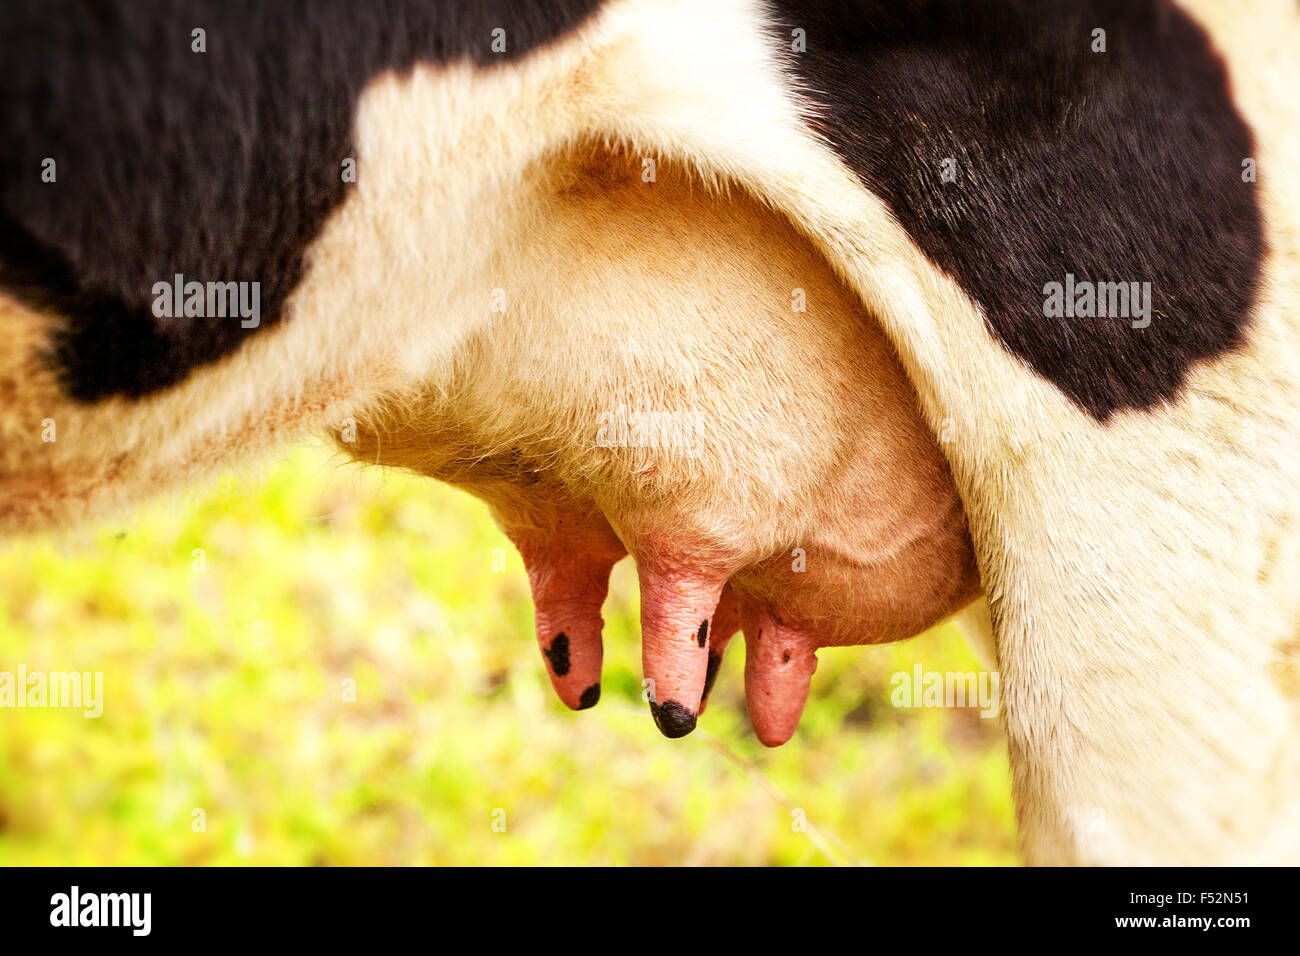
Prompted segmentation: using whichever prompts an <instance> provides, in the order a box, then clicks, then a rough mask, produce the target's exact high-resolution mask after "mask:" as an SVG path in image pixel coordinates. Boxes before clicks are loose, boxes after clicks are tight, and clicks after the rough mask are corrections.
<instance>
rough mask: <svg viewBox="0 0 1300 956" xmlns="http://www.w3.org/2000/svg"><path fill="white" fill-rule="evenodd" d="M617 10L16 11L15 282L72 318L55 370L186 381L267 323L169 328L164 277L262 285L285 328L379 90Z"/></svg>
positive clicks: (102, 382)
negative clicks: (400, 74) (391, 75)
mask: <svg viewBox="0 0 1300 956" xmlns="http://www.w3.org/2000/svg"><path fill="white" fill-rule="evenodd" d="M598 5H599V0H476V2H473V3H464V2H460V0H367V2H353V0H311V2H305V0H299V2H289V0H277V2H273V3H265V2H260V0H156V2H150V3H131V2H128V0H100V2H96V3H72V2H51V0H6V2H5V4H4V14H3V20H4V28H3V30H0V64H3V66H2V67H0V70H2V72H3V76H4V84H5V92H4V96H3V99H2V100H0V285H2V286H4V287H5V288H6V290H7V291H9V292H10V293H11V294H13V295H15V296H16V297H17V298H19V299H20V300H21V301H23V302H25V303H26V304H28V305H30V306H33V307H36V308H41V309H48V310H51V311H53V312H56V313H58V314H60V315H62V316H64V317H66V319H67V324H66V327H65V328H64V329H63V331H62V332H61V334H60V335H59V338H58V341H57V342H56V343H55V349H54V354H53V355H52V356H51V361H52V362H54V363H55V365H56V366H57V367H58V368H59V370H60V372H61V375H62V378H63V381H64V384H65V388H66V389H67V391H68V393H69V394H70V395H72V396H73V397H76V398H79V399H83V400H94V399H99V398H104V397H106V396H109V395H124V396H129V397H138V396H142V395H146V394H149V393H151V392H154V391H157V390H159V389H163V388H166V387H167V386H170V385H173V384H175V383H177V382H179V381H180V380H182V379H183V378H184V377H185V376H186V374H187V373H188V372H189V371H190V370H191V369H192V368H194V367H196V366H199V365H203V364H205V363H208V362H212V361H214V360H216V359H218V358H220V357H221V356H223V355H226V354H228V353H229V352H231V351H232V350H233V349H234V348H235V347H236V346H237V345H239V343H240V342H242V341H243V340H244V338H245V337H246V336H247V335H249V334H252V333H253V332H255V331H256V330H255V329H251V328H250V329H245V328H242V327H241V324H240V320H239V319H238V318H230V319H212V318H203V319H197V318H190V319H165V318H155V316H154V315H153V312H152V304H153V294H152V288H153V285H154V284H155V283H157V282H170V281H172V277H173V276H174V275H175V274H176V273H181V274H182V275H184V276H185V278H186V279H187V280H193V281H199V282H226V281H235V282H260V283H261V289H260V312H261V315H260V322H261V324H260V326H259V327H266V326H268V325H272V324H274V323H275V322H276V321H277V320H278V319H280V318H281V316H282V314H283V307H284V303H285V299H286V298H287V296H288V295H289V293H290V292H291V291H292V290H293V289H294V287H295V286H296V285H297V284H298V282H299V280H300V279H301V277H302V274H303V252H304V249H305V248H306V247H307V245H308V244H309V243H310V242H311V241H312V240H313V239H315V238H316V236H317V235H318V234H319V232H320V230H321V227H322V225H323V224H324V222H325V219H326V217H327V216H328V215H329V214H330V213H331V212H332V211H333V210H334V209H335V208H336V207H338V206H339V204H340V203H342V202H343V200H344V198H345V197H346V195H347V190H348V189H349V188H350V186H349V184H347V183H345V182H344V181H343V179H342V175H341V173H342V162H343V160H344V159H346V158H349V157H355V152H354V149H353V145H352V128H353V127H352V124H353V115H354V112H355V108H356V103H357V99H358V96H359V95H360V93H361V90H362V88H363V87H364V86H365V85H366V83H367V82H369V81H370V80H371V79H373V78H374V77H375V76H377V75H378V74H380V73H382V72H384V71H386V70H388V69H395V70H399V71H404V70H408V69H410V68H411V67H412V66H413V65H414V64H416V63H418V62H429V63H441V62H444V61H447V60H452V59H459V58H465V59H469V60H472V61H473V62H474V63H476V64H480V65H490V64H493V63H499V62H504V61H508V60H512V59H515V58H517V57H519V56H521V55H523V54H526V53H528V52H529V51H530V50H532V49H533V48H535V47H537V46H538V45H540V44H544V43H547V42H549V41H551V40H553V39H555V38H557V37H558V36H560V35H561V34H562V33H564V32H565V31H567V30H569V29H571V28H572V27H574V26H576V25H577V24H578V23H579V22H580V21H581V20H582V19H583V18H584V17H586V16H587V15H588V14H589V13H590V12H591V11H592V10H593V9H594V8H595V7H597V6H598ZM497 27H500V28H502V29H504V30H505V31H506V33H505V43H506V48H505V51H504V52H503V53H494V52H493V51H492V40H493V36H492V31H493V30H494V29H495V28H497ZM196 28H201V29H203V30H205V31H206V38H205V41H206V47H207V52H205V53H197V52H193V51H192V48H191V45H192V39H191V31H192V30H194V29H196ZM434 121H436V120H434ZM46 157H49V158H52V159H54V160H55V162H56V174H57V180H56V182H54V183H46V182H42V180H41V172H42V162H43V160H44V159H45V158H46ZM357 175H358V178H359V177H361V176H364V175H365V171H364V169H359V170H358V172H357Z"/></svg>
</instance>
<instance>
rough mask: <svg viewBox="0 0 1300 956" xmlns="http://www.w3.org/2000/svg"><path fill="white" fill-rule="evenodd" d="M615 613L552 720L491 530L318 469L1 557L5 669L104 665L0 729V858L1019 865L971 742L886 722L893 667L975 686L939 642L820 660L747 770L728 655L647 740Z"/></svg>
mask: <svg viewBox="0 0 1300 956" xmlns="http://www.w3.org/2000/svg"><path fill="white" fill-rule="evenodd" d="M502 556H504V559H505V560H504V569H503V570H500V571H498V570H496V569H495V568H494V564H495V565H497V566H498V567H500V566H501V565H502V562H501V560H500V559H501V558H502ZM637 615H638V606H637V594H636V579H635V572H634V569H633V568H632V567H631V565H630V562H628V561H624V562H623V563H622V564H620V565H619V566H618V568H616V569H615V575H614V584H613V587H612V590H611V595H610V598H609V600H608V602H607V603H606V606H605V619H606V622H607V625H606V664H605V680H604V695H603V699H602V700H601V702H600V704H599V705H598V706H597V707H596V708H595V709H594V710H590V711H585V712H582V713H577V714H575V713H571V712H569V711H568V710H566V709H565V708H564V706H563V705H562V704H560V703H559V701H558V700H556V699H555V698H554V695H553V693H552V691H551V689H550V685H549V683H548V682H547V679H546V675H545V672H544V670H543V667H542V663H541V658H540V655H539V653H538V651H537V649H536V646H535V643H534V641H533V637H532V623H531V622H532V610H531V602H530V600H529V595H528V584H527V580H526V578H525V576H524V573H523V568H522V565H521V563H520V561H519V558H518V555H517V554H516V553H515V552H514V550H513V549H512V548H511V546H510V544H509V543H508V542H507V540H506V539H505V537H504V536H503V535H502V534H501V533H500V532H499V531H498V530H497V529H496V527H495V526H494V525H493V524H492V522H491V521H490V519H489V518H488V516H487V512H486V509H485V508H484V507H483V506H482V505H481V504H479V503H478V502H477V501H475V500H474V499H472V498H469V497H467V496H465V495H463V494H461V493H459V492H457V491H455V490H453V489H450V488H447V487H445V486H441V485H436V484H435V483H433V482H431V481H428V480H423V479H419V478H415V477H412V476H407V475H404V474H400V473H394V472H380V471H377V470H373V469H372V470H369V471H358V470H357V469H355V468H352V467H350V466H340V465H338V464H337V463H336V462H335V460H334V459H333V458H331V457H330V456H329V455H328V454H327V453H326V452H325V451H324V450H322V449H319V448H302V449H298V450H296V451H294V452H292V453H290V454H288V455H287V456H285V457H284V458H283V459H281V460H279V461H278V462H277V463H275V464H274V465H273V466H271V467H269V468H268V469H267V470H266V472H265V474H263V475H260V476H259V480H257V481H252V480H249V479H248V478H247V477H242V478H241V477H236V476H225V477H223V478H221V479H219V480H218V481H217V482H215V483H214V484H213V485H212V486H211V487H209V488H207V489H205V490H201V491H199V492H194V493H191V494H190V495H188V496H186V497H184V498H182V499H176V500H170V501H163V502H159V503H154V504H152V505H149V506H147V507H145V508H142V509H141V510H139V511H138V512H136V513H134V514H132V515H130V516H129V517H127V518H123V519H119V520H118V521H117V522H116V523H112V524H109V525H106V526H105V527H103V528H102V529H100V530H98V531H94V532H91V533H88V534H87V536H86V537H85V538H84V539H83V540H81V541H79V542H73V543H71V544H69V543H68V542H66V541H58V542H56V541H50V540H43V539H38V540H29V541H22V542H16V543H8V544H6V545H5V546H4V547H3V548H2V549H0V671H10V672H14V671H16V669H17V666H18V665H19V664H25V665H26V668H27V670H28V671H29V672H32V671H36V670H46V671H72V670H76V671H92V672H93V671H100V672H102V673H103V682H104V685H103V686H104V691H103V696H104V704H103V707H104V710H103V715H102V716H101V717H99V718H98V719H87V718H86V717H84V716H83V715H82V712H81V711H77V710H69V709H31V708H27V709H11V708H5V709H0V864H4V865H21V864H27V865H47V864H104V865H150V864H162V865H174V864H216V865H239V864H271V865H301V864H384V865H387V864H468V865H474V864H507V865H510V864H522V865H528V864H578V865H580V864H637V865H657V864H739V865H745V864H782V865H799V864H826V863H849V864H860V863H867V864H921V863H925V864H1009V863H1014V862H1015V859H1016V858H1015V842H1014V828H1013V817H1012V809H1011V802H1010V784H1009V771H1008V766H1007V758H1006V747H1005V744H1004V742H1003V739H1002V735H1001V732H1000V730H999V728H998V726H997V722H996V721H993V720H983V719H980V718H979V717H978V716H977V714H976V713H975V712H974V711H971V710H965V709H957V708H951V709H911V710H900V709H895V708H893V707H892V706H890V700H889V697H890V693H889V692H890V683H889V678H890V675H891V674H893V673H894V672H895V671H900V670H902V671H909V672H910V671H911V669H912V667H913V664H914V663H916V662H918V661H919V662H921V663H922V664H923V665H924V666H925V668H926V669H929V670H958V671H966V670H974V669H976V668H977V664H976V662H975V658H974V656H973V655H972V653H971V652H970V650H969V649H968V648H967V646H966V644H965V642H964V640H963V639H962V638H961V636H960V635H959V634H958V633H957V632H956V630H955V629H954V628H952V627H948V626H945V627H940V628H936V629H935V630H933V631H931V632H929V633H927V634H925V635H922V636H921V637H919V638H917V639H915V640H913V641H909V642H906V643H904V644H899V645H894V646H890V647H885V648H845V649H830V650H824V651H822V652H821V654H820V655H819V656H820V657H821V660H822V664H821V667H820V669H819V670H818V673H817V678H816V681H815V682H814V685H813V693H812V697H811V699H810V701H809V704H808V709H807V712H806V714H805V716H804V719H803V724H802V726H801V729H800V730H799V732H798V733H797V734H796V736H795V738H794V739H793V740H792V741H791V742H790V743H789V744H787V745H786V746H784V747H782V748H779V749H777V750H767V749H765V748H764V747H762V746H761V745H760V744H759V743H758V742H757V741H756V740H755V739H754V737H753V736H752V734H751V733H750V731H749V727H748V721H747V718H746V716H745V711H744V697H743V689H742V676H741V675H742V668H743V646H742V643H741V642H740V641H737V642H736V643H735V644H734V645H733V648H732V650H731V652H730V653H729V655H728V659H727V661H726V662H725V663H724V664H723V668H722V673H721V674H720V676H719V678H718V686H717V689H716V690H715V692H714V697H713V701H712V703H711V705H710V708H709V711H708V713H707V714H706V715H705V716H704V718H703V719H702V720H701V725H700V729H699V730H697V731H696V733H695V734H693V735H691V736H690V737H687V738H685V739H683V740H679V741H668V740H665V739H664V738H662V737H660V735H659V733H658V732H657V731H656V730H655V728H654V726H653V724H652V723H651V721H650V718H649V714H648V713H647V710H646V706H645V705H644V704H643V703H641V700H640V692H641V685H640V651H639V643H638V625H637V620H638V618H637ZM350 688H354V690H351V691H350V690H349V689H350Z"/></svg>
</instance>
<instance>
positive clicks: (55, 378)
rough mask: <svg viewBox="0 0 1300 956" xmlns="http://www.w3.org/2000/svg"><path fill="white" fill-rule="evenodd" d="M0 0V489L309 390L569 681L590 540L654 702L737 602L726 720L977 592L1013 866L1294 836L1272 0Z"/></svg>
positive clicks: (1288, 455) (47, 512)
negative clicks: (506, 591)
mask: <svg viewBox="0 0 1300 956" xmlns="http://www.w3.org/2000/svg"><path fill="white" fill-rule="evenodd" d="M56 6H57V5H56ZM5 16H6V18H7V21H8V22H7V24H6V27H7V29H6V30H5V33H4V36H5V41H4V43H5V62H6V72H7V81H8V88H9V90H10V92H9V94H8V96H7V97H6V101H5V103H4V106H3V109H2V110H0V170H2V172H0V328H3V330H4V333H5V334H4V335H3V337H0V438H3V441H0V526H3V528H4V529H5V530H7V531H10V532H22V531H29V530H35V529H39V528H43V527H51V526H59V525H65V524H68V523H72V522H76V521H84V520H87V519H89V518H92V517H94V516H96V515H100V514H104V513H106V512H107V511H109V510H111V509H114V508H120V507H123V506H125V505H127V504H129V503H130V502H132V501H135V500H138V499H140V498H142V497H144V496H145V495H147V494H149V493H151V492H153V491H155V490H156V489H158V488H160V487H163V486H166V485H174V484H177V483H183V482H185V481H188V480H191V479H192V478H194V477H196V476H198V475H200V474H203V473H205V472H209V471H211V470H212V469H214V468H217V467H219V466H221V465H224V464H226V463H229V462H232V461H237V460H239V459H241V458H243V457H246V456H249V455H253V454H256V453H259V452H261V451H263V450H265V449H267V448H270V447H273V446H274V445H275V444H277V443H279V442H281V441H284V440H286V439H289V438H291V437H294V436H297V435H301V434H304V433H308V432H311V431H329V432H331V433H333V434H335V435H336V436H338V439H339V441H340V442H341V443H342V447H344V448H345V450H347V451H348V452H349V453H351V454H353V455H354V456H355V457H357V458H358V459H359V460H362V461H373V462H377V463H380V464H388V465H397V466H400V467H405V468H410V469H412V470H415V471H417V472H420V473H423V474H428V475H430V476H431V477H434V478H437V479H440V480H445V481H451V482H452V483H455V484H458V485H460V486H462V487H465V488H466V489H467V490H470V491H471V492H473V493H475V494H478V495H479V496H481V497H483V498H484V499H485V500H486V501H488V503H489V505H490V506H491V507H492V509H493V512H494V514H495V515H496V516H497V518H498V520H499V521H500V523H501V524H502V526H503V528H504V529H505V530H506V532H507V533H508V534H509V535H510V536H511V538H512V540H514V541H515V542H516V544H517V545H518V547H519V548H520V551H521V553H522V554H523V555H524V558H525V561H526V562H527V564H528V566H529V572H530V580H531V583H532V587H533V593H534V596H535V599H536V604H537V628H538V639H539V642H540V643H541V645H542V648H543V651H544V654H545V658H546V666H547V668H548V672H549V673H550V675H551V677H552V680H553V682H554V683H555V686H556V689H557V691H558V692H559V694H560V696H561V698H562V699H563V700H564V701H565V703H566V704H569V705H570V706H572V707H576V708H585V707H588V706H591V705H592V704H594V703H595V701H596V699H597V698H598V696H599V667H600V664H599V656H600V649H599V627H600V623H599V605H600V598H601V597H602V596H603V593H604V586H605V579H606V576H607V574H608V569H609V566H611V565H612V563H613V562H614V561H616V560H618V559H619V558H620V557H622V555H623V554H624V553H631V554H632V555H633V556H634V558H635V559H636V561H637V564H638V575H639V578H640V582H641V586H642V591H643V621H642V624H643V641H644V645H645V646H644V652H643V653H644V665H645V669H646V674H647V679H648V680H649V681H650V682H651V687H652V693H651V711H652V716H653V718H654V720H655V722H656V724H657V725H658V726H659V727H660V729H661V730H662V731H663V732H664V733H665V734H666V735H668V736H680V735H682V734H685V733H688V732H689V731H690V730H691V729H692V728H693V727H694V725H695V722H696V720H697V719H698V716H699V713H700V710H701V708H702V707H703V704H704V702H705V699H706V698H707V693H708V686H709V683H710V674H711V673H713V674H716V671H717V660H718V658H719V656H720V655H721V653H722V650H723V647H724V646H725V644H726V642H727V641H728V640H729V639H730V637H731V636H732V634H733V633H735V631H736V630H737V628H740V629H742V630H743V631H744V632H745V638H746V642H747V654H746V658H747V659H746V690H747V696H748V698H749V706H750V710H751V716H752V719H753V722H754V725H755V729H756V732H757V733H758V735H759V737H760V739H762V740H763V741H764V742H765V743H769V744H777V743H780V742H782V741H784V740H786V739H788V737H789V736H790V734H791V733H792V732H793V730H794V726H795V723H796V722H797V720H798V715H799V710H800V708H801V707H802V703H803V699H804V696H805V695H806V693H807V688H808V682H809V680H810V679H811V677H812V671H813V669H814V667H815V657H814V651H815V649H816V648H817V647H818V646H823V645H826V644H846V643H873V642H879V641H885V640H895V639H900V638H903V637H906V636H909V635H910V634H912V633H916V632H917V631H918V630H920V629H923V628H924V627H925V626H928V625H929V624H931V623H934V622H935V621H938V620H941V619H943V618H944V617H947V616H949V615H951V614H953V613H956V612H958V611H960V610H961V609H962V608H963V607H967V606H969V605H970V604H971V602H972V601H976V599H977V598H979V597H980V596H981V595H982V596H983V599H984V601H985V602H986V604H987V608H988V612H989V621H988V625H989V629H990V633H991V636H992V639H993V643H994V647H995V650H996V655H997V665H998V667H999V669H1000V673H1001V697H1002V708H1003V713H1004V717H1005V725H1006V731H1007V739H1008V746H1009V753H1010V757H1011V764H1012V772H1013V781H1012V782H1013V790H1014V795H1015V801H1016V808H1017V817H1018V823H1019V828H1020V840H1021V845H1022V849H1023V853H1024V856H1025V858H1026V860H1027V861H1029V862H1031V863H1062V864H1069V863H1156V862H1158V863H1190V862H1195V863H1227V862H1269V861H1277V860H1288V859H1294V854H1295V853H1296V851H1297V849H1300V809H1296V808H1295V807H1294V802H1293V801H1291V800H1290V799H1289V798H1290V795H1291V793H1292V792H1293V791H1294V788H1295V786H1296V784H1297V783H1298V782H1300V754H1298V753H1297V748H1296V747H1295V745H1294V743H1293V741H1294V739H1295V736H1296V733H1295V732H1296V730H1297V725H1298V723H1300V713H1297V708H1298V705H1300V640H1298V639H1297V633H1300V631H1298V630H1297V626H1298V625H1300V588H1297V584H1296V581H1295V578H1296V574H1295V570H1296V568H1297V565H1298V563H1300V554H1298V553H1297V551H1298V550H1300V531H1298V530H1297V528H1296V524H1297V522H1296V516H1297V514H1298V513H1300V452H1297V450H1296V442H1295V441H1294V440H1293V439H1294V437H1295V430H1296V427H1297V426H1296V424H1295V418H1296V410H1297V408H1300V394H1298V393H1297V389H1298V388H1300V386H1297V384H1296V383H1297V372H1298V371H1300V368H1298V367H1297V366H1298V362H1297V357H1298V354H1300V353H1298V352H1297V344H1298V343H1300V316H1297V315H1296V307H1295V306H1294V305H1293V304H1292V303H1294V302H1295V301H1297V292H1300V195H1297V191H1298V190H1300V186H1297V185H1295V184H1294V182H1293V178H1294V177H1291V176H1289V175H1288V174H1289V172H1290V171H1291V170H1294V169H1296V168H1300V117H1298V116H1297V112H1300V106H1297V104H1296V102H1295V98H1294V96H1293V95H1292V94H1291V90H1292V89H1293V88H1294V86H1295V83H1296V81H1297V79H1300V75H1298V74H1300V68H1298V64H1297V60H1296V56H1295V53H1294V51H1295V50H1296V49H1300V11H1297V9H1296V7H1295V5H1294V4H1291V3H1286V2H1283V0H1251V2H1249V3H1243V4H1236V5H1233V6H1232V8H1231V9H1227V8H1225V6H1224V5H1222V4H1218V3H1216V2H1214V0H1180V2H1178V3H1176V4H1175V3H1172V2H1167V0H1135V2H1119V0H1087V2H1066V0H1041V2H1030V0H989V2H986V3H958V2H955V0H953V2H943V0H933V2H923V0H903V2H901V3H886V2H883V0H861V2H852V3H850V2H836V0H823V2H813V0H806V2H800V0H770V2H764V0H690V2H686V0H653V2H652V0H607V2H604V3H598V2H595V0H590V2H588V0H562V2H554V3H544V2H541V0H537V2H525V0H499V2H495V3H480V4H474V5H467V6H464V7H462V6H460V5H457V4H452V3H417V2H414V0H385V2H381V3H377V4H371V5H353V4H348V3H345V2H342V0H326V2H320V3H313V4H310V5H308V4H303V5H301V6H298V5H273V6H272V5H265V6H263V5H258V4H254V3H251V2H227V3H218V2H215V0H174V2H166V3H160V4H158V5H157V6H155V7H152V8H150V9H149V10H144V9H139V8H135V7H131V6H129V5H127V4H125V3H105V4H102V5H99V6H97V7H96V8H95V9H94V12H93V14H90V13H87V14H83V15H81V16H77V15H74V14H73V13H71V12H70V11H62V12H59V11H57V9H55V10H52V9H51V7H50V5H49V4H42V3H34V2H19V3H15V4H11V5H10V6H9V8H8V9H7V10H6V13H5ZM647 423H649V424H648V425H647ZM647 431H649V432H650V433H652V434H651V437H650V438H649V439H647V438H646V437H645V436H646V433H647ZM796 562H797V563H798V564H797V566H796ZM561 638H563V639H562V640H561Z"/></svg>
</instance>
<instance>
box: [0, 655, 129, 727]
mask: <svg viewBox="0 0 1300 956" xmlns="http://www.w3.org/2000/svg"><path fill="white" fill-rule="evenodd" d="M3 707H11V708H15V709H22V708H26V707H33V708H35V707H48V708H53V709H63V708H68V709H72V710H80V711H82V712H83V714H82V715H83V716H84V717H87V718H94V717H99V716H101V715H102V714H103V713H104V673H103V671H93V672H92V671H29V670H27V665H26V664H19V665H18V671H17V673H15V672H13V671H0V708H3Z"/></svg>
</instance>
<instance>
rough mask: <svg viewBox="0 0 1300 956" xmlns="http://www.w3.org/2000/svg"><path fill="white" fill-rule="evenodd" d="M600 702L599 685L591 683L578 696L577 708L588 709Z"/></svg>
mask: <svg viewBox="0 0 1300 956" xmlns="http://www.w3.org/2000/svg"><path fill="white" fill-rule="evenodd" d="M599 702H600V685H599V684H592V685H591V686H590V687H588V688H587V689H586V690H584V691H583V692H582V696H581V697H579V698H578V710H589V709H590V708H592V707H595V706H596V704H598V703H599Z"/></svg>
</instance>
